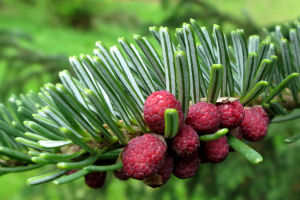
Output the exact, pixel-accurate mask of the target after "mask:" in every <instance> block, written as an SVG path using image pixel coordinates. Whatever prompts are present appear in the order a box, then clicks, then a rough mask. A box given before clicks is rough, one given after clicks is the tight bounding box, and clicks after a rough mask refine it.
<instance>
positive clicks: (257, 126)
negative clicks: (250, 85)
mask: <svg viewBox="0 0 300 200" xmlns="http://www.w3.org/2000/svg"><path fill="white" fill-rule="evenodd" d="M240 128H241V131H242V133H243V137H244V138H245V139H246V140H248V141H252V142H258V141H260V140H262V139H263V138H264V137H265V136H266V134H267V131H268V123H267V120H266V118H265V116H263V115H262V114H261V113H260V112H258V111H257V110H256V109H254V108H247V109H245V117H244V120H243V122H242V124H241V126H240Z"/></svg>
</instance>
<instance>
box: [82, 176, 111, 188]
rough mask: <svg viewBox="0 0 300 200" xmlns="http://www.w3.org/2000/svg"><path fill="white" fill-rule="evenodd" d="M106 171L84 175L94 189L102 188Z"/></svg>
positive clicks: (86, 181) (87, 182)
mask: <svg viewBox="0 0 300 200" xmlns="http://www.w3.org/2000/svg"><path fill="white" fill-rule="evenodd" d="M105 178H106V172H90V173H88V174H87V175H85V176H84V180H85V183H86V184H87V185H88V186H89V187H90V188H93V189H98V188H101V187H102V186H103V185H104V183H105Z"/></svg>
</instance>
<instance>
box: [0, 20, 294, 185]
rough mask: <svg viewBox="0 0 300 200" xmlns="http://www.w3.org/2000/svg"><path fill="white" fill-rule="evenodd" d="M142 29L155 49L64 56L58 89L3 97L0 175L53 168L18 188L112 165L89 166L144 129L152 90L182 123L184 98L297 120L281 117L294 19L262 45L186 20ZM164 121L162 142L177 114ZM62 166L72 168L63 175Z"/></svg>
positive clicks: (287, 96) (289, 93) (287, 100)
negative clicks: (236, 104)
mask: <svg viewBox="0 0 300 200" xmlns="http://www.w3.org/2000/svg"><path fill="white" fill-rule="evenodd" d="M150 32H151V33H152V35H153V36H154V37H155V39H156V41H157V44H152V43H151V42H150V40H148V39H147V38H146V37H141V36H138V35H135V36H134V40H135V42H136V45H134V44H132V43H129V42H128V41H127V40H125V39H124V38H120V39H119V40H118V41H119V43H120V47H117V46H112V47H110V48H108V47H106V46H105V45H104V44H103V43H102V42H96V47H97V48H96V49H95V50H94V55H93V56H90V55H80V56H74V57H71V58H70V63H71V66H72V68H73V71H74V72H75V74H76V76H73V75H71V74H72V73H70V72H69V71H67V70H64V71H62V72H60V73H59V77H60V80H61V83H58V84H56V85H53V84H50V83H47V84H45V85H44V87H42V88H41V90H40V92H39V93H38V94H36V93H34V92H30V93H28V94H26V95H21V96H19V97H17V96H13V97H11V98H10V99H9V102H8V103H7V106H4V105H3V104H1V105H0V161H1V162H0V165H1V167H0V173H1V174H5V173H10V172H21V171H26V170H31V169H35V168H39V167H43V166H45V165H53V171H51V172H49V173H46V174H43V175H40V176H38V177H32V178H30V179H28V181H27V183H28V184H29V185H36V184H41V183H44V182H48V181H53V182H54V183H55V184H63V183H68V182H70V181H73V180H76V179H78V178H80V177H82V176H84V175H86V174H87V173H89V172H91V171H111V170H116V169H119V168H121V167H122V164H121V163H118V161H116V163H114V164H112V165H105V166H96V165H94V164H95V162H96V161H97V160H98V159H109V158H110V159H115V160H117V159H118V157H119V154H120V152H121V151H122V148H123V147H124V146H125V145H126V143H127V142H128V140H129V139H130V138H132V137H135V136H136V135H140V134H142V133H146V132H149V128H148V127H147V126H146V124H145V122H144V119H143V104H144V102H145V99H146V98H147V96H148V95H150V94H151V93H152V92H154V91H157V90H168V91H169V92H171V93H172V94H174V95H175V97H176V98H177V99H178V100H179V101H180V103H181V105H182V108H183V113H184V116H185V117H186V115H187V110H188V108H189V105H190V103H191V102H192V103H196V102H198V101H200V99H201V98H206V100H207V101H208V102H212V103H215V102H216V101H217V99H218V98H219V97H225V96H227V97H236V98H239V99H240V101H241V102H242V103H243V104H244V105H245V106H247V105H257V104H261V105H262V106H264V108H265V109H267V110H268V112H269V115H270V117H271V118H273V117H274V119H273V121H274V122H280V121H284V120H290V119H294V118H297V117H300V115H299V114H295V111H294V112H291V113H290V112H289V111H291V110H294V109H296V108H298V107H299V90H300V86H299V72H300V25H299V22H296V23H295V27H293V28H291V29H290V32H289V33H290V34H289V37H288V38H287V39H285V38H283V34H282V33H281V31H280V28H279V27H277V28H276V29H275V31H274V32H271V33H268V36H267V37H266V38H265V39H263V38H261V37H259V36H257V35H254V36H250V37H249V38H248V39H247V38H245V35H244V32H243V30H234V31H232V32H231V38H227V37H226V35H225V34H224V33H223V32H222V29H221V27H220V26H218V25H215V26H214V27H213V30H212V33H209V31H207V29H206V28H205V27H201V26H200V25H199V24H198V23H197V21H195V20H193V19H192V20H191V23H190V24H187V23H184V24H183V26H182V27H181V28H179V29H176V32H175V34H174V35H173V34H172V33H171V31H170V30H168V28H166V27H160V28H157V27H151V28H150ZM287 105H288V106H287ZM283 114H284V115H283ZM165 119H166V120H165V121H166V126H165V127H166V135H165V136H166V137H167V138H172V137H174V134H176V132H177V130H178V113H177V112H176V110H175V111H174V110H172V109H170V110H168V111H167V112H166V113H165ZM227 132H228V129H221V130H219V131H217V132H216V133H214V134H212V135H204V136H200V138H199V139H200V140H204V141H209V140H214V139H217V138H219V137H222V136H224V135H225V134H227ZM229 137H230V140H229V144H230V145H232V147H233V148H234V149H236V150H237V151H238V152H240V153H241V154H242V155H244V156H245V157H246V158H247V159H248V160H249V161H250V162H252V163H255V164H256V163H259V162H261V161H262V157H261V156H260V155H259V154H258V153H257V152H255V151H254V150H253V149H250V148H249V147H248V146H247V145H246V144H244V143H243V142H242V141H239V140H236V139H235V138H233V137H231V136H229ZM297 139H299V137H298V136H297V137H293V138H292V139H288V142H291V141H295V140H297ZM72 169H76V170H78V171H77V172H76V173H73V174H71V175H68V176H66V175H64V174H66V172H68V171H69V170H72Z"/></svg>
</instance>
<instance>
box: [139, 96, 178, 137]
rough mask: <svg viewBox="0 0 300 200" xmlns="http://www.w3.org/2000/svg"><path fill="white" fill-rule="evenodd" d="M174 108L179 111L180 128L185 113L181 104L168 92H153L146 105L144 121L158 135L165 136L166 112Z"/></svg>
mask: <svg viewBox="0 0 300 200" xmlns="http://www.w3.org/2000/svg"><path fill="white" fill-rule="evenodd" d="M167 108H174V109H176V110H177V111H178V117H179V124H180V127H181V126H182V125H183V123H184V121H183V113H182V110H181V105H180V102H179V101H177V99H176V98H175V97H174V95H172V94H171V93H169V92H167V91H164V90H163V91H157V92H153V93H152V94H151V95H150V96H148V98H147V99H146V101H145V104H144V119H145V121H146V123H147V125H148V126H149V127H150V129H151V130H153V131H154V132H156V133H160V134H163V133H164V131H165V118H164V115H165V111H166V109H167Z"/></svg>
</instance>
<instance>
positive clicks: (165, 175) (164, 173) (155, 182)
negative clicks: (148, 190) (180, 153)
mask: <svg viewBox="0 0 300 200" xmlns="http://www.w3.org/2000/svg"><path fill="white" fill-rule="evenodd" d="M173 166H174V159H173V158H172V157H171V156H169V155H166V157H165V162H164V164H163V166H162V167H161V168H160V169H159V170H158V172H157V173H156V174H154V175H153V176H150V177H148V178H146V179H145V180H144V182H145V183H146V184H147V185H148V186H150V187H152V188H156V187H160V186H162V185H164V184H165V183H166V182H167V181H168V180H169V178H170V177H171V175H172V171H173Z"/></svg>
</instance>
